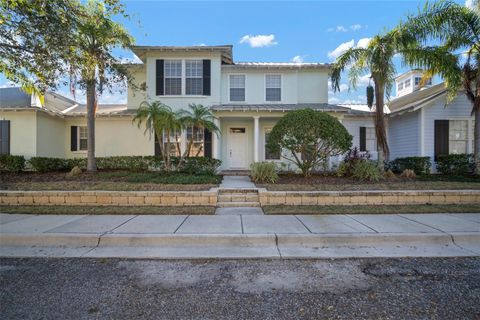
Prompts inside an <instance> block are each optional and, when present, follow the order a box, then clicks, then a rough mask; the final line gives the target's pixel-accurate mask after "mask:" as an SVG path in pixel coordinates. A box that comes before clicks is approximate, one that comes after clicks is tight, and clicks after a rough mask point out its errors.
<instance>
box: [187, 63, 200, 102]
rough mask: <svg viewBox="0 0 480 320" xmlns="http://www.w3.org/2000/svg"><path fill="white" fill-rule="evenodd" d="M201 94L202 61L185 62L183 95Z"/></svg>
mask: <svg viewBox="0 0 480 320" xmlns="http://www.w3.org/2000/svg"><path fill="white" fill-rule="evenodd" d="M202 93H203V60H185V94H186V95H195V96H197V95H201V94H202Z"/></svg>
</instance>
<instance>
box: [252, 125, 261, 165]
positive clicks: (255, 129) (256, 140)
mask: <svg viewBox="0 0 480 320" xmlns="http://www.w3.org/2000/svg"><path fill="white" fill-rule="evenodd" d="M259 119H260V117H259V116H254V117H253V161H254V162H258V161H259V156H258V148H259V146H260V142H259V139H260V125H259Z"/></svg>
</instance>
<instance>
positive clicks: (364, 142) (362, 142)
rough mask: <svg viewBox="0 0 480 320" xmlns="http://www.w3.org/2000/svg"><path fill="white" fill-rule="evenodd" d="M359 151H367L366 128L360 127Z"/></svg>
mask: <svg viewBox="0 0 480 320" xmlns="http://www.w3.org/2000/svg"><path fill="white" fill-rule="evenodd" d="M360 151H367V129H366V128H365V127H360Z"/></svg>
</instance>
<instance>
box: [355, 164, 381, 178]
mask: <svg viewBox="0 0 480 320" xmlns="http://www.w3.org/2000/svg"><path fill="white" fill-rule="evenodd" d="M352 177H353V178H355V179H358V180H362V181H371V182H377V181H379V180H380V179H381V178H382V173H381V172H380V170H379V168H378V166H377V164H376V163H375V162H374V161H370V160H363V161H359V162H357V163H356V164H355V166H354V167H353V171H352Z"/></svg>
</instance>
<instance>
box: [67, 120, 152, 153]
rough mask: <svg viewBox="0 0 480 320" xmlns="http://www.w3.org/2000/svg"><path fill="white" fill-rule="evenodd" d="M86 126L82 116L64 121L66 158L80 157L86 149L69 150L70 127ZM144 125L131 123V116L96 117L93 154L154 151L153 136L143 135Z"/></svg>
mask: <svg viewBox="0 0 480 320" xmlns="http://www.w3.org/2000/svg"><path fill="white" fill-rule="evenodd" d="M71 126H86V120H85V119H84V118H78V119H76V118H73V119H68V120H66V121H65V136H64V146H65V154H66V157H67V158H82V157H86V156H87V152H86V151H71V150H70V127H71ZM144 130H145V127H143V126H142V127H141V128H140V129H139V128H138V127H137V125H136V124H133V123H132V118H130V117H121V118H116V117H112V118H97V119H96V121H95V155H96V156H97V157H110V156H147V155H153V154H154V153H155V145H154V140H153V139H154V137H153V136H152V137H150V136H149V135H148V133H147V134H146V135H144Z"/></svg>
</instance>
